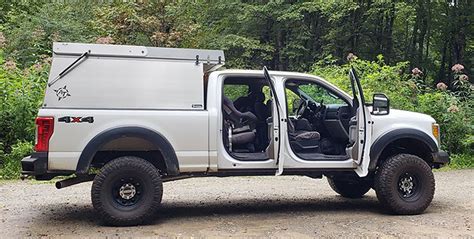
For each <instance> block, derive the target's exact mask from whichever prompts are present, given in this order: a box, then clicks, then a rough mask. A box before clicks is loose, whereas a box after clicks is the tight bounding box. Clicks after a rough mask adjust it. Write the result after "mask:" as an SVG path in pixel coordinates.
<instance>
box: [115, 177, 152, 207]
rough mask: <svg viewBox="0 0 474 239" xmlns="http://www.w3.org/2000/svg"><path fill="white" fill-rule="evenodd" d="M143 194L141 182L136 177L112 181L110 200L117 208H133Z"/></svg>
mask: <svg viewBox="0 0 474 239" xmlns="http://www.w3.org/2000/svg"><path fill="white" fill-rule="evenodd" d="M143 193H144V187H143V182H142V181H141V180H140V179H139V178H136V177H126V176H123V177H119V178H118V179H116V180H114V184H113V187H112V198H113V199H114V202H115V203H116V205H117V206H119V207H122V208H131V207H133V206H135V205H136V204H137V203H138V202H140V199H141V198H142V195H143Z"/></svg>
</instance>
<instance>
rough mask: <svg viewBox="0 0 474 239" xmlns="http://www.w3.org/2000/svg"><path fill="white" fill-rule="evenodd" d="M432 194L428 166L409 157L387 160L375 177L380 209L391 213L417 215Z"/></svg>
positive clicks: (433, 186)
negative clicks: (382, 208) (383, 207)
mask: <svg viewBox="0 0 474 239" xmlns="http://www.w3.org/2000/svg"><path fill="white" fill-rule="evenodd" d="M434 191H435V180H434V176H433V172H432V171H431V167H430V166H429V165H428V164H427V163H426V162H425V161H424V160H423V159H421V158H419V157H418V156H415V155H411V154H398V155H395V156H392V157H390V158H388V159H387V160H386V161H385V162H383V164H382V165H381V166H380V168H379V169H378V171H377V173H376V175H375V192H376V194H377V198H378V199H379V201H380V202H381V203H382V205H383V206H385V207H386V208H388V209H389V210H390V211H391V212H393V213H395V214H406V215H413V214H420V213H422V212H423V211H425V209H426V208H427V207H428V206H429V205H430V203H431V201H432V200H433V196H434Z"/></svg>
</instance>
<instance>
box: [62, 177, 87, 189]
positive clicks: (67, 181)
mask: <svg viewBox="0 0 474 239" xmlns="http://www.w3.org/2000/svg"><path fill="white" fill-rule="evenodd" d="M94 177H95V175H94V174H91V175H86V176H77V177H74V178H68V179H64V180H61V181H58V182H56V188H57V189H61V188H65V187H69V186H72V185H75V184H78V183H84V182H89V181H92V180H94Z"/></svg>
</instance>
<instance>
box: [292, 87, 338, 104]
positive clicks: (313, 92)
mask: <svg viewBox="0 0 474 239" xmlns="http://www.w3.org/2000/svg"><path fill="white" fill-rule="evenodd" d="M298 88H299V90H301V91H302V92H304V93H305V94H307V95H308V96H309V97H311V98H312V99H313V100H315V101H316V102H321V101H323V102H324V104H326V105H328V104H337V105H347V103H346V102H345V101H344V100H342V99H340V98H339V97H338V96H336V95H334V94H332V93H331V92H330V91H328V90H326V89H325V88H323V87H321V86H319V85H316V84H304V85H300V86H299V87H298Z"/></svg>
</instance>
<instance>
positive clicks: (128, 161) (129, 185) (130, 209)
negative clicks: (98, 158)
mask: <svg viewBox="0 0 474 239" xmlns="http://www.w3.org/2000/svg"><path fill="white" fill-rule="evenodd" d="M162 195H163V183H162V181H161V177H160V174H159V171H158V169H156V167H155V166H153V164H151V163H150V162H148V161H146V160H144V159H142V158H138V157H131V156H125V157H120V158H117V159H114V160H112V161H110V162H109V163H107V164H106V165H105V166H104V167H102V169H101V170H100V172H99V174H97V176H96V177H95V178H94V182H93V184H92V190H91V197H92V205H93V206H94V208H95V209H96V210H97V211H98V212H99V214H100V215H101V216H102V218H103V220H104V221H105V222H106V223H107V224H111V225H120V226H127V225H137V224H141V223H143V222H144V221H146V220H148V219H150V218H151V217H152V216H154V215H155V212H156V210H157V208H158V207H159V205H160V203H161V197H162Z"/></svg>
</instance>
